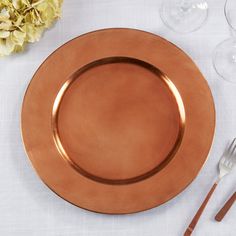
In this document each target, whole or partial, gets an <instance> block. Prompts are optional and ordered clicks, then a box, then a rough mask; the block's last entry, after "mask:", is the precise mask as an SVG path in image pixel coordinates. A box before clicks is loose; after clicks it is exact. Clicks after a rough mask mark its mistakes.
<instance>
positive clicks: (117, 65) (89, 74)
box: [22, 29, 215, 214]
mask: <svg viewBox="0 0 236 236" xmlns="http://www.w3.org/2000/svg"><path fill="white" fill-rule="evenodd" d="M214 129H215V110H214V102H213V99H212V95H211V92H210V89H209V87H208V85H207V82H206V81H205V79H204V78H203V76H202V74H201V73H200V71H199V70H198V68H197V66H196V65H195V64H194V63H193V61H192V60H191V59H190V58H189V57H188V56H187V55H186V54H185V53H184V52H183V51H181V50H180V49H179V48H177V47H176V46H175V45H173V44H171V43H170V42H168V41H166V40H165V39H163V38H161V37H159V36H156V35H154V34H151V33H147V32H143V31H139V30H133V29H107V30H99V31H96V32H92V33H88V34H85V35H82V36H80V37H77V38H75V39H73V40H71V41H70V42H68V43H66V44H65V45H63V46H62V47H60V48H59V49H57V50H56V51H55V52H54V53H53V54H52V55H50V56H49V57H48V58H47V59H46V61H45V62H44V63H43V64H42V65H41V66H40V68H39V69H38V71H37V72H36V74H35V75H34V77H33V79H32V81H31V82H30V85H29V87H28V89H27V91H26V94H25V97H24V102H23V107H22V136H23V140H24V145H25V149H26V152H27V154H28V156H29V158H30V160H31V162H32V164H33V166H34V168H35V170H36V171H37V173H38V175H39V176H40V178H41V179H42V180H43V181H44V183H45V184H46V185H47V186H48V187H49V188H50V189H52V190H53V191H54V192H55V193H57V194H58V195H59V196H61V197H62V198H63V199H65V200H67V201H69V202H71V203H72V204H74V205H77V206H79V207H82V208H85V209H87V210H91V211H95V212H100V213H109V214H125V213H134V212H139V211H143V210H147V209H150V208H153V207H155V206H158V205H160V204H162V203H164V202H166V201H168V200H169V199H171V198H173V197H174V196H176V195H177V194H178V193H180V192H181V191H182V190H183V189H184V188H186V186H188V185H189V184H190V183H191V181H192V180H193V179H194V178H195V177H196V176H197V174H198V172H199V171H200V169H201V167H202V166H203V164H204V162H205V161H206V158H207V155H208V152H209V149H210V147H211V144H212V139H213V135H214Z"/></svg>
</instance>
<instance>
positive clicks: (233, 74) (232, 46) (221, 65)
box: [213, 38, 236, 83]
mask: <svg viewBox="0 0 236 236" xmlns="http://www.w3.org/2000/svg"><path fill="white" fill-rule="evenodd" d="M213 64H214V67H215V70H216V72H217V73H218V74H219V75H220V76H221V77H222V78H223V79H225V80H227V81H229V82H232V83H236V38H230V39H227V40H225V41H224V42H222V43H220V44H219V45H218V46H217V47H216V49H215V51H214V56H213Z"/></svg>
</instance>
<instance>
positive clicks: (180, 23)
mask: <svg viewBox="0 0 236 236" xmlns="http://www.w3.org/2000/svg"><path fill="white" fill-rule="evenodd" d="M160 13H161V18H162V21H163V22H164V23H165V24H166V25H167V26H168V27H169V28H170V29H172V30H174V31H176V32H179V33H189V32H193V31H195V30H197V29H199V28H200V27H201V26H202V25H203V24H204V22H205V21H206V19H207V16H208V3H207V1H203V0H163V3H162V7H161V12H160Z"/></svg>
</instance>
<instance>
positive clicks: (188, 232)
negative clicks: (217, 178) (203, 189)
mask: <svg viewBox="0 0 236 236" xmlns="http://www.w3.org/2000/svg"><path fill="white" fill-rule="evenodd" d="M216 187H217V183H215V184H214V185H213V186H212V188H211V190H210V191H209V193H208V194H207V196H206V198H205V200H204V201H203V203H202V205H201V206H200V208H199V209H198V211H197V213H196V215H195V216H194V217H193V219H192V221H191V223H190V225H189V226H188V228H187V230H186V231H185V233H184V236H190V235H191V234H192V232H193V230H194V228H195V226H196V225H197V223H198V221H199V219H200V217H201V215H202V213H203V211H204V209H205V207H206V205H207V203H208V201H209V200H210V198H211V196H212V194H213V193H214V191H215V189H216Z"/></svg>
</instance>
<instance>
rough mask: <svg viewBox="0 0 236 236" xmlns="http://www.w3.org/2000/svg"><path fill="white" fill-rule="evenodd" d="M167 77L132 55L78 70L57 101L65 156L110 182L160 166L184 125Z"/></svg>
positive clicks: (56, 123) (80, 168)
mask: <svg viewBox="0 0 236 236" xmlns="http://www.w3.org/2000/svg"><path fill="white" fill-rule="evenodd" d="M168 81H169V80H168V79H167V78H166V77H165V76H164V75H163V74H162V73H161V72H160V71H159V70H158V69H155V68H154V67H152V66H151V65H149V64H147V63H145V62H142V61H139V60H136V59H131V58H110V59H104V61H103V60H100V61H97V62H95V63H92V64H91V65H88V66H86V68H84V69H83V70H82V71H78V72H76V73H75V74H74V75H73V76H72V77H71V78H70V79H69V80H68V81H67V83H66V84H65V85H64V86H63V88H62V89H61V91H60V92H59V94H58V97H57V99H56V102H55V104H54V113H53V114H54V118H55V117H56V118H55V119H54V123H53V125H54V128H55V132H54V135H55V136H56V138H55V140H56V143H57V147H58V148H59V149H60V152H61V154H62V156H63V158H64V159H65V160H66V161H67V162H68V163H69V164H70V165H71V166H72V167H74V168H75V169H76V170H77V171H79V172H80V173H82V174H84V175H85V176H87V177H90V178H91V179H93V180H96V181H101V182H105V183H108V184H109V183H110V184H128V183H131V182H135V181H140V180H142V179H144V178H147V177H149V176H151V175H153V174H155V173H156V172H158V171H159V170H161V169H162V168H163V167H164V166H165V164H166V163H168V162H169V161H170V160H171V158H172V156H173V155H174V153H175V152H176V151H177V149H178V145H179V143H180V142H181V138H182V135H183V129H184V128H183V125H182V124H183V119H184V109H183V105H182V100H181V98H180V95H179V94H178V91H177V89H176V88H175V87H174V85H173V84H172V83H171V82H170V81H169V82H168ZM181 109H182V110H181Z"/></svg>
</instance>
